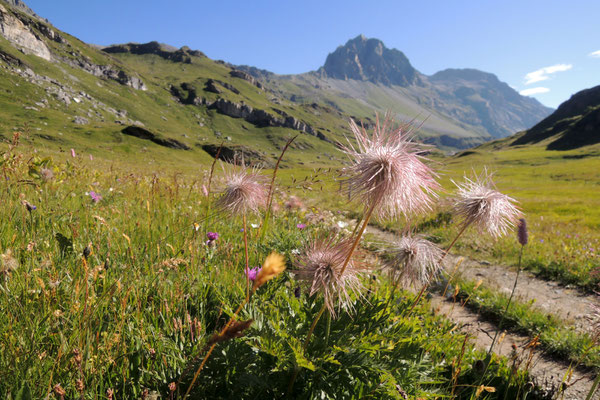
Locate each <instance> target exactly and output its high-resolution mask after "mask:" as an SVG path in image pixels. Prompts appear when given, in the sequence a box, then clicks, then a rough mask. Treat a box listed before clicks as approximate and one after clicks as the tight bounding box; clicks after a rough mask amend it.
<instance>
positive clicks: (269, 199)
mask: <svg viewBox="0 0 600 400" xmlns="http://www.w3.org/2000/svg"><path fill="white" fill-rule="evenodd" d="M297 137H298V135H296V136H294V137H292V138H291V139H289V140H288V141H287V143H286V144H285V146H283V150H282V151H281V154H280V155H279V158H278V159H277V163H276V164H275V169H274V170H273V177H272V178H271V186H269V195H268V196H267V211H266V212H265V220H264V221H263V224H262V227H261V232H260V239H261V240H262V239H263V238H264V237H265V234H266V233H267V227H268V225H269V219H270V218H271V207H272V205H273V193H274V191H275V177H276V176H277V170H278V169H279V164H280V163H281V159H282V158H283V155H284V154H285V152H286V150H287V149H288V147H290V145H291V144H292V142H293V141H294V140H295V139H296V138H297Z"/></svg>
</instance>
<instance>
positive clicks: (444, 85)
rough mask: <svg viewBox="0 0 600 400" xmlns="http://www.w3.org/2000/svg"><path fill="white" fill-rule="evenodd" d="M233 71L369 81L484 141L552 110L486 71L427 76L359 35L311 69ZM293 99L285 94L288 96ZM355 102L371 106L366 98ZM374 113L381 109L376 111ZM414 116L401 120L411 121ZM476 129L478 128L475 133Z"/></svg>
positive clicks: (273, 76)
mask: <svg viewBox="0 0 600 400" xmlns="http://www.w3.org/2000/svg"><path fill="white" fill-rule="evenodd" d="M236 68H240V69H243V70H244V71H246V72H248V73H250V74H252V75H253V76H255V77H256V78H258V79H267V80H277V79H283V80H286V79H287V80H290V79H291V80H293V79H295V78H298V79H302V78H301V77H306V76H312V77H315V78H316V79H318V80H320V82H316V83H315V82H312V83H311V85H312V86H316V85H321V86H327V85H328V83H331V81H332V80H339V81H357V82H365V83H367V82H369V83H373V84H376V85H380V86H383V87H386V88H391V89H392V90H395V91H396V92H398V93H399V97H410V98H411V99H412V100H413V101H414V102H416V103H417V104H416V105H415V107H413V108H419V106H424V107H425V108H426V110H424V111H425V112H428V111H434V112H439V113H440V114H441V116H442V117H449V118H451V119H452V120H454V123H458V124H459V125H460V126H461V127H462V128H465V129H467V130H471V131H475V132H479V134H480V135H481V137H482V138H484V137H487V138H488V140H489V139H494V138H501V137H506V136H508V135H511V134H513V133H515V132H518V131H521V130H523V129H527V128H529V127H531V126H533V125H534V124H535V123H536V122H538V121H540V120H541V119H543V118H544V117H546V116H548V115H549V114H550V113H551V111H552V109H551V108H549V107H545V106H544V105H542V104H541V103H539V102H538V101H537V100H536V99H534V98H531V97H526V96H522V95H520V94H519V93H518V92H517V91H516V90H514V89H512V88H511V87H510V86H509V85H508V84H506V83H505V82H502V81H500V80H499V79H498V77H497V76H496V75H494V74H492V73H489V72H484V71H479V70H476V69H472V68H464V69H456V68H448V69H445V70H442V71H438V72H436V73H435V74H433V75H430V76H427V75H425V74H422V73H421V72H419V71H418V70H417V69H415V68H414V67H413V66H412V65H411V64H410V61H409V60H408V58H407V57H406V55H404V53H402V52H401V51H399V50H397V49H388V48H387V47H385V45H384V43H383V42H382V41H381V40H379V39H373V38H371V39H369V38H366V37H365V36H364V35H359V36H357V37H355V38H353V39H350V40H348V41H347V42H346V44H344V45H342V46H338V47H337V48H336V50H335V51H333V52H332V53H330V54H329V55H328V56H327V58H326V60H325V63H324V65H323V66H322V67H320V68H318V69H317V70H316V71H311V72H307V73H304V74H297V75H278V74H274V73H272V72H270V71H266V70H263V69H259V68H256V67H248V66H236ZM332 86H340V85H339V84H334V85H332ZM313 92H314V91H313ZM293 95H294V94H290V97H291V96H293ZM315 96H316V95H315ZM317 97H318V96H317ZM397 97H398V96H397ZM359 99H360V100H361V101H364V102H366V103H373V102H371V101H370V99H368V98H364V97H361V98H359ZM374 108H376V109H377V108H378V107H374ZM379 111H385V110H384V109H382V108H379ZM415 115H417V114H414V115H406V114H405V115H402V116H403V117H404V118H407V119H412V118H414V116H415ZM481 127H483V129H478V128H481ZM456 135H458V136H461V135H460V134H459V130H455V136H456Z"/></svg>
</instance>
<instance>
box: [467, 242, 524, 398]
mask: <svg viewBox="0 0 600 400" xmlns="http://www.w3.org/2000/svg"><path fill="white" fill-rule="evenodd" d="M524 247H525V246H524V245H521V251H520V252H519V267H518V268H519V269H518V270H517V276H516V277H515V283H514V285H513V288H512V292H511V293H510V297H509V298H508V303H506V308H505V309H504V313H502V317H500V323H499V324H498V329H497V330H496V334H495V335H494V338H493V339H492V344H491V345H490V349H489V350H488V353H487V356H486V365H485V369H484V370H483V374H481V378H480V379H479V383H478V384H477V386H479V385H481V383H482V382H483V378H484V377H485V373H486V372H487V370H488V367H489V366H490V363H491V361H492V358H491V357H492V350H493V349H494V344H496V339H497V338H498V334H499V333H500V331H501V330H502V323H503V322H504V317H505V316H506V313H507V312H508V309H509V307H510V303H511V301H512V298H513V295H514V294H515V290H516V289H517V282H518V281H519V274H520V273H521V260H522V259H523V248H524Z"/></svg>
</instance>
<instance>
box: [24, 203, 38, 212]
mask: <svg viewBox="0 0 600 400" xmlns="http://www.w3.org/2000/svg"><path fill="white" fill-rule="evenodd" d="M23 205H24V206H25V208H26V209H27V211H29V212H32V211H33V210H36V209H37V207H36V206H34V205H33V204H31V203H30V202H28V201H27V200H23Z"/></svg>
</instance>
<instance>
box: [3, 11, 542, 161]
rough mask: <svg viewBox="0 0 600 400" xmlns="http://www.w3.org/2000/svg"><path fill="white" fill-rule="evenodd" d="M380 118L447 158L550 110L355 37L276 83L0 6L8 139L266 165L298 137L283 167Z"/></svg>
mask: <svg viewBox="0 0 600 400" xmlns="http://www.w3.org/2000/svg"><path fill="white" fill-rule="evenodd" d="M387 110H390V111H392V112H394V113H395V114H396V115H397V116H399V117H401V118H403V119H415V118H416V119H417V121H418V122H417V123H419V122H422V121H424V122H423V125H422V126H421V129H420V136H419V138H420V139H421V140H423V141H425V142H429V143H433V144H436V145H438V146H439V147H440V148H442V149H445V150H455V149H460V148H465V147H469V146H472V145H475V144H478V143H482V142H483V141H486V140H489V139H492V138H498V137H504V136H507V135H509V134H511V133H513V132H515V131H518V130H523V129H526V128H529V127H530V126H532V125H534V124H535V123H537V122H538V121H540V120H541V119H543V118H544V117H546V116H548V115H549V114H550V112H551V111H552V110H551V109H549V108H547V107H544V106H543V105H541V104H540V103H539V102H537V101H536V100H534V99H532V98H528V97H523V96H520V95H519V94H518V93H517V92H516V91H514V90H513V89H512V88H510V87H509V86H508V85H507V84H505V83H503V82H500V81H499V80H498V79H497V77H496V76H494V75H493V74H489V73H485V72H481V71H477V70H472V69H462V70H456V69H454V70H453V69H448V70H444V71H441V72H438V73H436V74H434V75H432V76H426V75H424V74H422V73H420V72H419V71H417V70H416V69H415V68H413V67H412V65H411V64H410V62H409V60H408V58H407V57H406V56H405V55H404V54H403V53H402V52H400V51H398V50H395V49H387V48H386V47H385V46H384V45H383V43H382V42H381V41H380V40H377V39H367V38H365V37H364V36H359V37H357V38H354V39H352V40H350V41H348V42H347V43H346V44H345V45H344V46H340V47H338V48H337V49H336V50H335V51H334V52H333V53H331V54H330V55H329V56H328V57H327V59H326V60H325V64H324V65H323V67H321V68H320V69H319V70H317V71H312V72H308V73H305V74H299V75H277V74H273V73H271V72H268V71H265V70H261V69H258V68H256V67H248V66H235V65H231V64H228V63H226V62H223V61H213V60H210V59H209V58H208V57H206V55H205V54H204V53H202V52H201V51H198V50H192V49H190V48H188V47H182V48H180V49H177V48H174V47H172V46H168V45H165V44H160V43H157V42H151V43H147V44H135V43H128V44H119V45H113V46H108V47H99V46H94V45H88V44H85V43H83V42H81V41H79V40H78V39H76V38H74V37H72V36H70V35H68V34H66V33H63V32H60V31H59V30H57V29H56V28H55V27H53V26H52V25H50V24H49V23H48V22H47V21H45V20H42V19H41V18H39V17H38V16H36V15H35V13H34V12H33V11H32V10H31V9H29V8H28V7H27V6H26V5H25V4H24V3H23V2H22V1H20V0H11V1H8V2H2V1H0V135H3V136H4V137H5V138H8V137H10V134H11V131H12V130H14V129H16V128H18V127H21V126H24V125H25V124H27V126H28V129H31V130H33V132H34V133H35V134H33V135H32V138H34V140H36V141H41V142H40V143H43V144H44V145H48V146H50V147H52V146H55V147H60V148H62V147H65V146H74V145H80V146H86V147H88V148H90V149H91V148H95V147H96V148H97V147H99V146H101V147H102V148H103V149H105V150H106V151H110V152H118V151H121V150H123V148H125V147H127V146H141V147H144V148H148V149H153V148H154V147H153V146H161V147H162V148H167V149H171V150H169V151H179V152H181V151H184V152H187V153H185V154H196V153H198V154H205V155H206V154H214V150H215V146H216V144H218V143H220V142H222V141H225V143H226V147H228V149H229V150H231V151H233V150H238V151H242V152H245V153H246V154H247V156H248V159H252V158H254V159H256V160H259V161H262V162H264V163H267V164H268V163H269V162H272V160H273V158H274V157H275V155H276V154H277V152H278V150H279V149H280V147H281V145H282V143H284V142H285V139H286V138H287V137H289V136H290V135H292V134H296V133H300V134H301V138H299V139H298V140H297V141H296V142H295V144H294V147H295V148H293V149H292V151H291V154H292V156H291V157H290V161H289V162H290V165H293V164H294V163H296V164H303V163H306V162H316V163H325V164H326V163H327V162H329V161H331V160H335V159H337V157H338V154H339V153H338V151H337V145H336V143H337V142H341V141H344V140H345V138H344V135H347V134H348V133H349V131H348V125H347V121H348V119H349V118H351V117H352V118H355V119H359V120H362V121H363V123H364V124H365V125H366V126H369V125H371V124H372V123H373V120H374V116H375V112H385V111H387ZM82 132H86V133H85V134H82ZM124 143H125V144H126V145H125V144H124ZM294 151H296V153H294ZM178 154H184V153H178ZM294 154H296V156H293V155H294ZM190 157H191V156H190Z"/></svg>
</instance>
